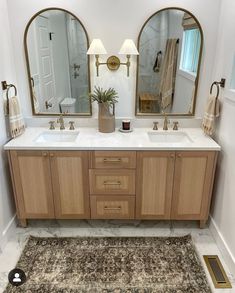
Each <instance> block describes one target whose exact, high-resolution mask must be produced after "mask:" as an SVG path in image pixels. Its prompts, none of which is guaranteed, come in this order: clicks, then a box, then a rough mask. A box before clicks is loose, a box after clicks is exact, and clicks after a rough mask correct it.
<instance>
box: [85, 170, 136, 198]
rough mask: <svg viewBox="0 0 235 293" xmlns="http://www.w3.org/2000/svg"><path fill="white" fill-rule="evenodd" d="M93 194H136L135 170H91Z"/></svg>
mask: <svg viewBox="0 0 235 293" xmlns="http://www.w3.org/2000/svg"><path fill="white" fill-rule="evenodd" d="M89 172H90V193H91V194H128V195H132V194H133V195H134V194H135V171H134V170H90V171H89Z"/></svg>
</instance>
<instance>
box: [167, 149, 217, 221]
mask: <svg viewBox="0 0 235 293" xmlns="http://www.w3.org/2000/svg"><path fill="white" fill-rule="evenodd" d="M216 157H217V155H216V153H215V152H200V151H199V152H196V151H195V152H177V153H176V164H175V176H174V189H173V205H172V219H185V220H206V219H207V217H208V213H209V208H210V201H211V192H212V186H213V179H214V169H215V162H216Z"/></svg>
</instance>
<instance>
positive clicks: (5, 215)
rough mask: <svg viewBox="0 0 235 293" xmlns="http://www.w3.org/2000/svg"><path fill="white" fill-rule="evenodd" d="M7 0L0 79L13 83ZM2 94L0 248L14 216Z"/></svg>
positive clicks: (1, 20)
mask: <svg viewBox="0 0 235 293" xmlns="http://www.w3.org/2000/svg"><path fill="white" fill-rule="evenodd" d="M6 3H7V0H0V36H1V46H0V56H1V58H0V81H2V80H6V81H8V82H12V83H15V75H14V70H13V69H14V66H13V60H12V57H11V56H12V44H11V40H10V37H9V35H10V30H9V24H8V16H7V6H6ZM3 97H4V94H3V92H2V89H1V88H0V125H1V131H0V250H1V248H2V247H3V246H4V244H5V243H6V241H7V236H8V231H9V229H8V228H11V227H10V224H11V220H12V217H13V216H14V213H15V212H14V205H13V195H12V189H11V188H10V186H11V185H10V182H9V181H10V174H9V169H8V163H7V157H6V153H5V152H4V151H3V145H4V144H5V143H6V141H7V140H8V135H7V133H8V131H7V123H6V120H5V116H4V111H3Z"/></svg>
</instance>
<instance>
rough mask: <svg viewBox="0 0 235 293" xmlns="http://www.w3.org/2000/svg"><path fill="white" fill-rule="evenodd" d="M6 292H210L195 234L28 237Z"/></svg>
mask: <svg viewBox="0 0 235 293" xmlns="http://www.w3.org/2000/svg"><path fill="white" fill-rule="evenodd" d="M17 268H20V269H22V270H24V271H25V273H26V276H27V281H26V283H25V284H23V285H22V286H20V287H13V286H12V285H10V284H8V286H7V288H6V290H5V291H4V292H5V293H13V292H17V293H18V292H23V293H34V292H35V293H36V292H37V293H100V292H102V293H104V292H106V293H111V292H112V293H127V292H128V293H155V292H156V293H192V292H194V293H210V292H211V290H210V287H209V285H208V282H207V279H206V275H205V272H204V270H203V268H202V265H201V263H200V260H199V258H198V256H197V253H196V251H195V248H194V245H193V242H192V239H191V236H189V235H188V236H185V237H157V238H134V237H133V238H131V237H130V238H114V237H110V238H38V237H30V238H29V240H28V242H27V244H26V247H25V249H24V251H23V253H22V255H21V257H20V260H19V262H18V264H17Z"/></svg>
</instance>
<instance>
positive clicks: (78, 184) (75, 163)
mask: <svg viewBox="0 0 235 293" xmlns="http://www.w3.org/2000/svg"><path fill="white" fill-rule="evenodd" d="M50 159H51V173H52V183H53V193H54V201H55V212H56V218H57V219H73V218H75V219H78V218H83V219H85V218H87V219H88V218H90V206H89V193H88V184H89V181H88V152H86V151H81V152H80V151H55V152H50Z"/></svg>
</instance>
